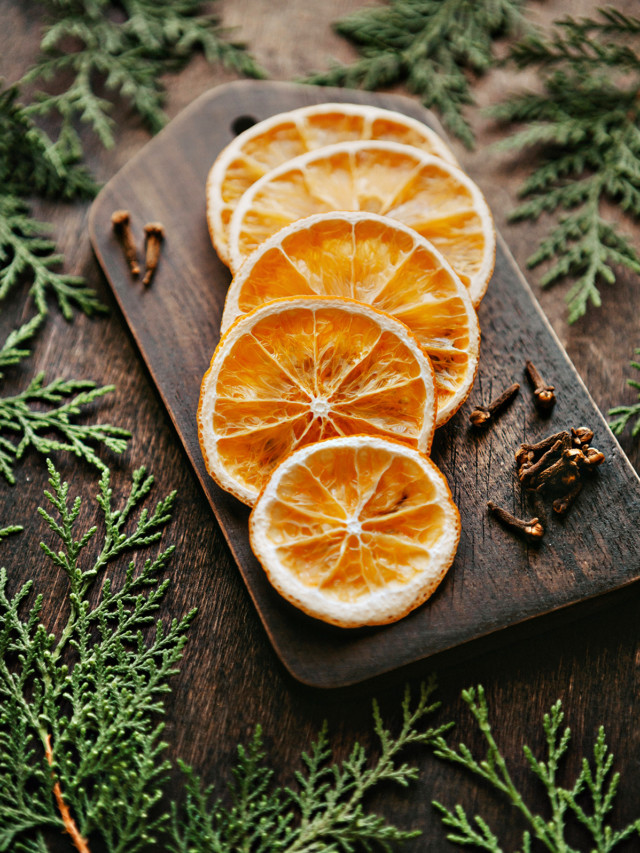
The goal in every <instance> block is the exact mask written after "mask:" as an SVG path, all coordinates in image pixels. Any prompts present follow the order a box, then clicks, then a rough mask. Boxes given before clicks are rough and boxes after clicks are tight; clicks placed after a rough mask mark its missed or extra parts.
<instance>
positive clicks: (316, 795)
mask: <svg viewBox="0 0 640 853" xmlns="http://www.w3.org/2000/svg"><path fill="white" fill-rule="evenodd" d="M434 690H435V682H434V681H433V680H432V681H431V682H430V683H429V684H428V685H422V688H421V693H420V699H419V701H418V703H417V705H416V707H415V708H412V707H411V697H410V695H409V691H408V690H407V691H406V692H405V697H404V701H403V705H402V710H403V724H402V728H401V730H400V732H399V733H398V734H397V735H396V736H393V735H392V734H391V732H390V731H388V730H387V729H385V727H384V724H383V722H382V719H381V716H380V712H379V709H378V706H377V705H376V704H375V703H374V712H373V715H374V729H375V732H376V734H377V736H378V738H379V740H380V754H379V756H378V758H377V759H376V760H374V761H373V762H371V761H370V760H368V758H367V755H366V753H365V750H364V748H363V747H362V746H360V745H359V744H356V745H355V746H354V747H353V750H352V752H351V754H350V755H349V757H348V758H347V759H346V760H345V761H343V762H342V763H341V764H335V763H332V755H331V750H330V748H329V743H328V739H327V732H326V728H323V730H322V731H321V732H320V734H319V737H318V739H317V741H316V742H315V743H314V744H312V746H311V749H310V751H309V753H304V754H303V756H302V759H303V762H304V771H298V772H297V773H296V781H297V787H296V789H295V790H293V789H291V788H274V787H273V786H272V784H271V780H272V776H273V772H272V771H271V770H270V769H269V768H268V767H267V766H266V765H265V763H264V758H265V755H264V752H263V749H262V739H261V732H260V729H259V728H258V729H257V730H256V732H255V735H254V737H253V740H252V741H251V743H250V744H249V747H248V748H247V749H246V750H245V749H244V748H243V747H239V748H238V764H237V767H236V769H235V771H234V776H235V781H234V784H233V785H232V786H231V787H230V793H231V800H232V805H231V807H230V808H225V807H224V806H223V804H222V803H221V802H220V801H214V802H211V794H212V791H211V789H203V787H202V785H201V783H200V781H199V780H198V779H197V778H196V777H195V776H194V774H193V773H192V771H191V770H189V769H188V768H184V767H183V769H184V770H185V773H186V798H185V803H184V809H183V815H182V816H181V817H179V816H178V813H177V810H176V809H175V808H174V815H173V843H172V845H171V846H170V850H172V851H173V853H227V851H228V853H232V851H236V850H247V851H248V850H251V851H253V853H270V851H276V850H286V851H287V853H294V851H295V853H298V851H299V853H312V851H320V850H327V851H329V850H336V851H337V850H341V851H345V853H350V852H351V851H354V850H356V849H358V848H360V847H361V846H362V847H364V849H366V850H371V849H373V847H374V846H377V847H380V848H382V849H383V850H389V849H390V848H391V845H392V844H393V843H395V842H399V841H403V840H406V839H408V838H413V837H415V836H416V835H417V834H419V833H417V832H415V831H405V830H401V829H398V828H397V827H395V826H392V825H391V824H388V823H387V822H386V821H385V819H384V818H383V817H381V816H380V815H376V814H371V813H367V812H366V811H365V809H364V805H363V800H364V798H365V796H366V795H367V794H368V793H369V792H370V791H371V790H372V789H373V788H375V787H377V786H378V785H380V784H382V783H384V782H393V783H396V784H399V785H401V786H403V787H406V786H407V785H408V784H409V782H410V781H412V780H414V779H415V778H416V777H417V769H416V768H415V767H413V766H411V765H409V764H406V763H404V762H402V763H398V760H397V757H398V753H399V752H400V751H401V750H402V749H404V748H405V747H407V746H409V745H414V744H428V743H431V742H433V741H434V740H435V739H436V738H439V737H441V735H442V734H443V733H444V732H445V731H446V730H447V729H448V728H449V726H448V725H445V726H440V727H438V728H431V727H429V728H427V729H424V730H422V729H420V728H418V724H419V723H420V722H421V720H422V719H423V718H424V717H425V716H426V715H427V714H431V713H432V712H433V711H435V709H436V708H437V707H438V703H435V702H432V700H431V697H432V694H433V692H434Z"/></svg>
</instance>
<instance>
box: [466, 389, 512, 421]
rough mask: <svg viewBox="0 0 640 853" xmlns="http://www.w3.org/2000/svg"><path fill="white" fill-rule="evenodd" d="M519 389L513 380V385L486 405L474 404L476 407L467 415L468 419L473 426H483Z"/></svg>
mask: <svg viewBox="0 0 640 853" xmlns="http://www.w3.org/2000/svg"><path fill="white" fill-rule="evenodd" d="M519 390H520V385H519V384H518V383H517V382H514V383H513V385H510V386H509V387H508V388H506V389H505V390H504V391H503V392H502V394H500V396H499V397H496V399H495V400H494V401H493V402H492V403H489V405H488V406H476V408H475V409H474V410H473V411H472V412H471V414H470V415H469V420H470V421H471V423H472V424H473V426H474V427H484V426H487V425H488V424H489V423H490V421H492V420H493V418H494V416H495V415H496V414H497V413H498V412H499V411H500V409H502V408H504V407H505V406H506V405H507V404H508V403H510V402H511V400H513V398H514V397H515V396H516V394H517V393H518V391H519Z"/></svg>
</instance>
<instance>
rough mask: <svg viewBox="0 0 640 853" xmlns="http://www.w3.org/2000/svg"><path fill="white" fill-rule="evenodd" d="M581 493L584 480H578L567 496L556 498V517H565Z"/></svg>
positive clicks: (554, 507)
mask: <svg viewBox="0 0 640 853" xmlns="http://www.w3.org/2000/svg"><path fill="white" fill-rule="evenodd" d="M581 491H582V480H577V481H576V482H575V483H574V484H573V486H572V487H571V488H570V489H569V491H568V492H567V493H566V494H564V495H562V496H561V497H559V498H556V499H555V500H554V502H553V511H554V512H555V513H556V515H565V514H566V513H567V512H568V511H569V509H570V508H571V505H572V504H573V502H574V501H575V499H576V498H577V497H578V495H579V494H580V492H581Z"/></svg>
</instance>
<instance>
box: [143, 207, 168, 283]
mask: <svg viewBox="0 0 640 853" xmlns="http://www.w3.org/2000/svg"><path fill="white" fill-rule="evenodd" d="M144 233H145V235H146V246H147V253H146V259H145V267H146V268H145V272H144V278H143V279H142V283H143V284H144V285H149V284H151V279H152V278H153V275H154V273H155V271H156V268H157V266H158V261H159V260H160V247H161V246H162V241H163V240H164V227H163V225H162V223H161V222H148V223H147V224H146V225H145V226H144Z"/></svg>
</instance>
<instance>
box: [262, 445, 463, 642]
mask: <svg viewBox="0 0 640 853" xmlns="http://www.w3.org/2000/svg"><path fill="white" fill-rule="evenodd" d="M249 533H250V537H251V547H252V548H253V551H254V553H255V555H256V556H257V557H258V559H259V560H260V562H261V563H262V565H263V567H264V569H265V571H266V573H267V576H268V578H269V580H270V581H271V583H272V584H273V586H274V587H275V588H276V589H277V590H278V592H279V593H280V594H281V595H283V596H284V597H285V598H286V599H287V600H288V601H290V602H291V604H293V605H295V606H296V607H298V608H300V609H301V610H303V611H304V612H305V613H308V614H309V615H310V616H315V617H316V618H317V619H322V620H323V621H325V622H330V623H332V624H333V625H340V626H341V627H344V628H353V627H358V626H360V625H384V624H386V623H388V622H395V621H396V620H397V619H401V618H402V617H403V616H406V614H407V613H409V612H410V611H411V610H414V609H415V608H416V607H418V606H419V605H420V604H422V603H423V602H424V601H425V600H426V599H427V598H428V597H429V596H430V595H431V594H432V593H433V592H434V590H435V589H436V587H437V586H438V584H439V583H440V581H441V580H442V578H443V577H444V575H445V573H446V572H447V570H448V569H449V567H450V566H451V564H452V563H453V560H454V557H455V553H456V549H457V547H458V541H459V539H460V516H459V514H458V510H457V508H456V506H455V504H454V502H453V500H452V498H451V492H450V491H449V487H448V485H447V482H446V480H445V478H444V476H443V475H442V473H441V472H440V471H439V470H438V468H436V466H435V465H434V464H433V462H432V461H431V460H430V459H428V458H427V457H426V456H423V455H422V454H420V453H418V452H417V451H416V450H414V449H412V448H410V447H406V446H404V445H402V444H399V443H398V442H395V441H389V440H387V439H383V438H379V437H378V436H361V435H357V436H348V437H344V438H335V439H330V440H329V441H321V442H318V443H316V444H312V445H309V446H307V447H303V448H301V449H300V450H297V451H296V452H295V453H293V454H292V455H291V456H289V457H288V458H287V459H285V460H284V462H282V464H281V465H280V466H279V467H278V468H276V470H275V471H274V473H273V476H272V477H271V479H270V480H269V482H268V483H267V485H266V486H265V488H264V490H263V492H262V493H261V495H260V497H259V499H258V501H257V503H256V505H255V507H254V509H253V511H252V513H251V517H250V520H249Z"/></svg>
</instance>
